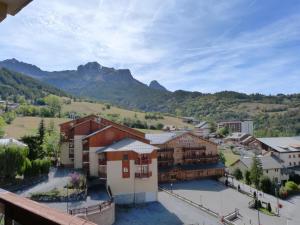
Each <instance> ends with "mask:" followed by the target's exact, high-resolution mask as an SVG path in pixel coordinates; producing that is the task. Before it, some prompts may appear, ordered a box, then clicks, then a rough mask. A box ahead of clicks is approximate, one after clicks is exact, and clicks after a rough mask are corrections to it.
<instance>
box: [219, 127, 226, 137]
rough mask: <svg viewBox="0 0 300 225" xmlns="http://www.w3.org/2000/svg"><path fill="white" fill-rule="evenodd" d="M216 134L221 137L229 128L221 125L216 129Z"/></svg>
mask: <svg viewBox="0 0 300 225" xmlns="http://www.w3.org/2000/svg"><path fill="white" fill-rule="evenodd" d="M217 134H219V135H220V136H222V137H226V136H227V135H228V134H229V129H228V127H222V128H220V129H218V130H217Z"/></svg>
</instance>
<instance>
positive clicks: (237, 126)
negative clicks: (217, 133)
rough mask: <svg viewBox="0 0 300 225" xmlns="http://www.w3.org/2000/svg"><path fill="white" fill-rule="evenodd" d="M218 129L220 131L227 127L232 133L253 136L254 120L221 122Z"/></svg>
mask: <svg viewBox="0 0 300 225" xmlns="http://www.w3.org/2000/svg"><path fill="white" fill-rule="evenodd" d="M217 127H218V129H220V128H223V127H227V128H228V130H229V131H230V132H239V133H246V134H251V135H252V134H253V120H232V121H220V122H218V124H217Z"/></svg>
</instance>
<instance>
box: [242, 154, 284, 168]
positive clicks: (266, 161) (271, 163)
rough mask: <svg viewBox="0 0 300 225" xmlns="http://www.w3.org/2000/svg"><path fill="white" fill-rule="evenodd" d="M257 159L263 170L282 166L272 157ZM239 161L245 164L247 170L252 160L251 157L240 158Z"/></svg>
mask: <svg viewBox="0 0 300 225" xmlns="http://www.w3.org/2000/svg"><path fill="white" fill-rule="evenodd" d="M258 158H259V159H260V161H261V164H262V168H263V169H264V170H267V169H280V168H283V166H282V165H281V164H280V163H279V162H278V161H277V160H276V159H275V158H274V157H272V156H258ZM240 160H241V162H242V163H243V164H245V166H246V167H247V168H250V167H251V164H252V160H253V159H252V157H244V158H241V159H240Z"/></svg>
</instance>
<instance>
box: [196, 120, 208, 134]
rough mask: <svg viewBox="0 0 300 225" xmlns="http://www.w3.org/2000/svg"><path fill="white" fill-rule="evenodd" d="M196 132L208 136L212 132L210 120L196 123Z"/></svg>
mask: <svg viewBox="0 0 300 225" xmlns="http://www.w3.org/2000/svg"><path fill="white" fill-rule="evenodd" d="M194 132H195V133H196V134H197V135H199V136H201V137H208V136H209V134H210V133H211V126H210V124H209V123H208V122H206V121H203V122H200V123H199V124H197V125H195V129H194Z"/></svg>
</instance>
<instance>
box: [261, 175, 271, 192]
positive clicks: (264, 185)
mask: <svg viewBox="0 0 300 225" xmlns="http://www.w3.org/2000/svg"><path fill="white" fill-rule="evenodd" d="M259 188H260V189H261V190H262V191H263V192H266V193H268V194H271V193H272V182H271V180H270V178H269V177H267V176H263V177H261V178H260V182H259Z"/></svg>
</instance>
